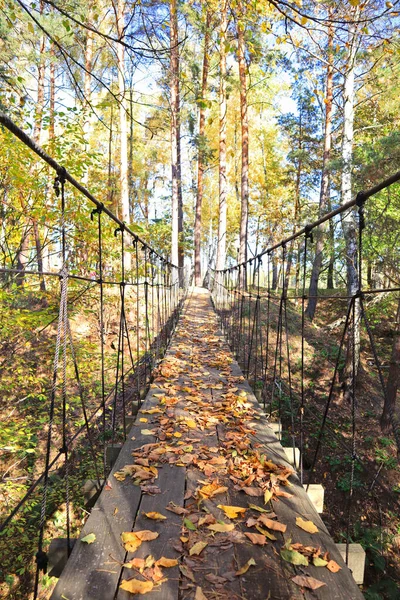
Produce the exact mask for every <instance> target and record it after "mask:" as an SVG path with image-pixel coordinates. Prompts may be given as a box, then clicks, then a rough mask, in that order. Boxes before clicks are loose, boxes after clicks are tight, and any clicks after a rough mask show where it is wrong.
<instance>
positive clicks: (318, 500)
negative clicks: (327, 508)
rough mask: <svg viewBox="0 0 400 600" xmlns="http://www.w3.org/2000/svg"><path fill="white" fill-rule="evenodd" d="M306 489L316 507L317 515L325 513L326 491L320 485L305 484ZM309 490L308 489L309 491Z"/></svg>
mask: <svg viewBox="0 0 400 600" xmlns="http://www.w3.org/2000/svg"><path fill="white" fill-rule="evenodd" d="M303 487H304V489H305V490H306V492H307V494H308V497H309V498H310V500H311V502H312V503H313V505H314V508H315V510H316V511H317V513H319V514H321V513H323V512H324V493H325V490H324V488H323V486H322V485H321V484H320V483H310V484H309V485H307V484H306V483H305V484H303ZM307 488H308V489H307Z"/></svg>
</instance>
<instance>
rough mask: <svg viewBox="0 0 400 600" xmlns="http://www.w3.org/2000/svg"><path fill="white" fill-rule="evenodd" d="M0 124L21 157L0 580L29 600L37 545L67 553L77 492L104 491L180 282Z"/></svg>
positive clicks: (176, 304) (41, 564)
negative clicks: (86, 488) (56, 545)
mask: <svg viewBox="0 0 400 600" xmlns="http://www.w3.org/2000/svg"><path fill="white" fill-rule="evenodd" d="M0 123H1V124H2V125H3V126H4V127H5V128H6V129H7V130H8V131H9V132H11V134H13V135H14V136H16V137H17V138H19V140H21V141H22V143H23V145H19V143H18V142H17V141H16V140H15V142H13V144H14V145H13V149H14V151H15V156H14V161H17V158H18V155H21V153H25V154H24V160H21V165H20V168H19V170H18V171H17V173H10V172H9V171H5V172H4V176H3V179H2V188H3V190H4V203H3V208H2V212H1V219H0V225H1V227H0V251H1V265H0V305H1V309H2V310H1V320H0V321H1V324H0V381H1V383H0V387H1V394H0V395H1V397H2V401H1V404H2V407H1V413H2V423H1V432H0V436H1V442H0V443H1V447H2V473H0V494H1V496H2V503H1V505H2V509H1V524H0V547H1V549H2V551H1V554H2V556H4V560H3V561H2V571H3V576H4V578H5V579H3V580H5V581H6V583H8V585H9V586H10V589H11V588H12V587H13V586H16V585H17V587H18V588H19V590H20V592H19V593H20V596H19V597H21V598H22V597H24V598H26V597H28V596H29V597H34V598H37V597H39V594H40V592H39V588H40V585H46V582H47V579H46V577H47V575H46V570H47V566H48V555H47V547H48V544H49V541H50V540H51V539H52V538H54V537H60V536H61V537H64V538H66V544H67V548H68V553H69V552H70V550H71V548H72V538H73V536H74V534H75V533H76V531H77V530H78V529H79V527H80V524H81V523H82V519H84V518H85V514H86V511H87V506H86V505H85V499H84V496H83V492H82V484H83V483H84V482H85V481H94V485H95V488H97V490H100V489H101V488H102V486H103V485H104V484H105V483H106V482H107V477H108V473H109V471H110V469H111V466H112V460H113V458H112V457H113V456H115V452H114V450H116V449H117V447H118V444H120V443H122V442H123V441H124V439H125V438H126V436H127V433H128V431H129V429H130V425H131V423H132V417H134V415H135V414H136V412H137V410H138V408H139V407H140V404H141V402H142V400H143V399H144V397H145V395H146V391H147V389H148V386H149V384H150V382H151V377H152V373H153V371H154V369H155V368H156V367H157V365H158V364H159V362H160V360H161V358H162V356H163V354H164V352H165V350H166V348H167V346H168V343H169V340H170V338H171V335H172V333H173V331H174V328H175V326H176V323H177V321H178V318H179V314H180V311H181V309H182V304H183V300H184V298H185V294H186V290H187V287H188V283H189V281H188V279H189V276H188V273H183V270H182V269H180V268H179V267H177V266H175V265H173V264H172V263H171V262H170V261H169V260H167V259H165V258H164V257H163V256H162V254H161V253H160V252H158V251H156V250H155V249H154V248H152V247H151V246H150V245H149V244H148V243H147V242H145V241H144V240H142V239H141V238H140V237H139V236H138V235H137V233H135V231H133V230H132V228H130V227H128V226H127V225H126V224H125V223H123V222H122V221H121V220H120V219H118V218H117V217H116V216H115V214H113V212H112V211H111V210H110V209H109V208H108V207H107V206H106V203H102V202H100V201H99V200H98V199H97V198H96V197H95V196H94V195H92V194H91V193H90V192H89V191H88V190H87V189H86V188H85V187H84V186H83V185H81V184H80V183H78V182H77V181H76V180H75V179H74V178H73V177H72V176H71V175H70V173H69V172H68V171H67V170H66V169H65V168H64V167H63V166H61V165H60V164H58V162H56V161H55V160H54V159H53V158H51V157H50V156H48V155H47V154H46V153H45V152H44V150H43V149H42V148H40V147H38V146H37V144H36V143H35V142H34V141H33V140H32V139H31V138H30V137H29V136H27V135H26V134H25V133H24V132H23V131H22V130H20V129H19V128H18V127H17V126H16V125H15V124H14V123H13V122H12V121H11V120H10V119H9V118H8V117H7V116H6V115H4V114H2V113H0ZM11 139H12V138H11ZM27 148H29V149H30V150H32V151H33V152H34V153H35V154H36V155H37V156H39V157H40V159H41V161H39V163H38V162H37V158H35V160H33V159H32V157H31V156H28V154H27V153H28V150H27ZM18 153H19V154H18ZM32 156H33V155H32ZM46 165H47V166H46ZM21 182H24V183H23V184H21ZM14 185H15V187H14ZM18 203H19V204H18ZM17 206H20V207H21V210H20V211H17V210H16V207H17ZM130 419H131V420H130ZM35 546H36V550H35V551H34V548H35ZM11 547H12V548H15V551H10V548H11ZM33 555H34V556H35V557H36V565H34V563H33V559H32V560H31V557H33ZM43 574H45V575H44V576H43ZM7 577H8V580H7ZM32 590H33V592H32ZM32 594H33V596H31V595H32Z"/></svg>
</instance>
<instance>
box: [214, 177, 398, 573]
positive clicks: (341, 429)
mask: <svg viewBox="0 0 400 600" xmlns="http://www.w3.org/2000/svg"><path fill="white" fill-rule="evenodd" d="M399 180H400V173H396V174H395V175H393V176H392V177H390V178H389V179H387V180H385V181H383V182H382V183H380V184H379V185H377V186H375V187H374V188H371V189H370V190H368V191H366V192H360V193H359V194H358V195H357V197H356V198H354V200H352V201H351V202H349V203H348V204H347V205H345V206H340V207H338V208H337V209H335V210H334V211H332V212H330V213H329V214H325V215H323V216H322V217H321V218H320V219H318V220H317V221H315V222H313V223H310V224H309V225H307V226H305V227H303V228H302V229H301V230H299V231H297V232H295V233H294V234H293V235H291V236H289V237H288V238H287V239H284V240H282V241H280V242H279V243H276V244H273V245H271V247H269V248H267V249H265V250H264V251H263V252H261V253H259V254H258V255H257V256H254V257H252V258H251V259H249V260H247V261H246V262H244V263H241V264H237V265H234V266H231V267H229V268H226V269H224V270H222V271H213V272H212V276H211V283H210V287H211V290H212V297H213V302H214V305H215V308H216V310H217V312H218V314H219V317H220V321H221V325H222V328H223V331H224V333H225V335H226V337H227V340H228V342H229V344H230V346H231V348H232V350H233V352H234V354H235V356H236V358H237V360H238V362H239V364H240V366H241V368H242V370H243V372H244V375H245V377H247V379H248V380H249V382H250V385H251V386H252V388H253V390H254V392H255V394H256V396H257V398H258V400H259V402H260V403H261V404H262V405H263V407H264V409H265V411H266V413H267V414H268V415H269V416H270V419H271V421H276V420H278V421H280V422H281V424H282V426H283V432H284V433H283V444H284V445H286V446H288V447H289V448H291V449H292V456H293V460H294V464H295V467H296V468H297V469H298V472H299V477H300V480H301V483H304V484H305V485H308V484H310V483H320V484H323V486H324V487H325V488H326V496H327V497H328V502H329V503H330V505H329V504H328V506H327V514H326V521H327V524H328V526H330V528H331V533H332V534H333V535H335V537H336V538H337V541H338V538H339V539H344V540H345V541H346V560H348V555H349V543H350V542H351V541H360V542H361V543H362V544H363V545H364V547H366V548H367V549H369V551H370V552H372V554H374V552H375V553H376V548H377V547H378V546H379V548H380V549H381V550H382V553H383V555H384V554H385V553H386V557H387V554H388V552H389V550H388V548H389V549H390V540H391V539H393V536H394V535H395V530H396V526H395V523H393V520H392V521H390V519H389V521H388V519H387V515H390V514H391V512H390V511H391V510H392V507H393V506H394V505H397V506H398V492H399V490H400V487H399V481H398V471H399V466H398V453H399V452H400V428H399V419H398V416H397V414H396V392H397V387H398V382H399V374H398V372H399V359H400V357H399V349H400V344H399V329H400V325H399V319H400V308H399V307H400V276H399V266H400V247H399V245H398V242H397V243H396V240H397V239H398V237H397V236H398V221H397V220H396V210H397V209H398V208H400V189H399V186H398V185H396V182H398V181H399ZM329 223H331V225H332V226H331V227H328V224H329ZM345 499H346V502H345V503H344V500H345ZM382 515H386V523H384V522H383V521H384V518H383V516H382ZM372 518H373V519H374V521H373V528H375V529H374V530H373V531H372V527H371V519H372ZM371 531H372V533H371ZM368 536H369V538H368ZM383 537H385V539H386V542H385V543H384V542H383V541H382V540H383ZM370 558H371V556H370ZM372 558H373V556H372ZM389 562H390V561H389V560H388V561H387V563H386V564H387V565H388V564H389ZM385 568H386V567H385Z"/></svg>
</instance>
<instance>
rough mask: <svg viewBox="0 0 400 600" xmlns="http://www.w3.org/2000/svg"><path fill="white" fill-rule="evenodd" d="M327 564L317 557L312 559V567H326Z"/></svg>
mask: <svg viewBox="0 0 400 600" xmlns="http://www.w3.org/2000/svg"><path fill="white" fill-rule="evenodd" d="M327 564H328V561H327V560H324V559H323V558H320V557H319V556H314V558H313V565H314V567H326V565H327Z"/></svg>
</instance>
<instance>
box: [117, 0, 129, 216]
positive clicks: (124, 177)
mask: <svg viewBox="0 0 400 600" xmlns="http://www.w3.org/2000/svg"><path fill="white" fill-rule="evenodd" d="M117 35H118V39H121V40H122V39H123V38H124V36H125V2H124V0H118V5H117ZM117 63H118V91H119V101H120V106H119V128H120V188H121V189H120V203H121V213H120V214H121V220H122V221H125V222H126V223H127V224H128V223H129V219H130V214H129V189H128V126H127V119H126V99H125V48H124V46H123V45H122V44H117Z"/></svg>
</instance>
